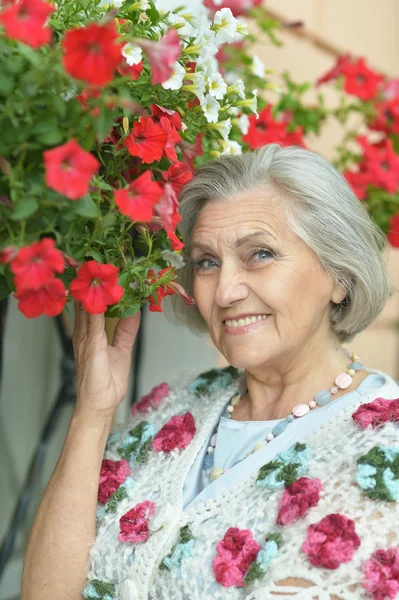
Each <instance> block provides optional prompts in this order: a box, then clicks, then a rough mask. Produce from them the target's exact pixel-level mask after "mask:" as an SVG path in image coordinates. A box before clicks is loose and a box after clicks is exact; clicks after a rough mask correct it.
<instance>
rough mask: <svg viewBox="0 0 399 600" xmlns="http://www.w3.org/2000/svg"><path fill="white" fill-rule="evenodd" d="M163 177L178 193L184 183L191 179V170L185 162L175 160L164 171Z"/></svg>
mask: <svg viewBox="0 0 399 600" xmlns="http://www.w3.org/2000/svg"><path fill="white" fill-rule="evenodd" d="M164 178H165V180H166V181H169V182H170V183H171V184H172V187H173V189H174V190H175V192H176V194H178V193H179V192H180V190H181V189H182V188H183V187H184V186H185V185H186V183H188V182H189V181H191V179H192V178H193V172H192V170H191V169H190V167H188V166H187V165H186V164H185V163H183V162H177V163H175V164H174V165H171V166H170V167H169V169H168V170H167V171H165V172H164Z"/></svg>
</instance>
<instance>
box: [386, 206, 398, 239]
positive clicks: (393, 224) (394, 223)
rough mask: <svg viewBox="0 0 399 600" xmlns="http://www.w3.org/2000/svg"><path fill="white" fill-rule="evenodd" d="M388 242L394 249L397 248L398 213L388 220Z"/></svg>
mask: <svg viewBox="0 0 399 600" xmlns="http://www.w3.org/2000/svg"><path fill="white" fill-rule="evenodd" d="M388 241H389V243H390V244H391V246H393V247H394V248H399V212H398V213H397V214H396V215H395V216H393V217H392V218H391V220H390V228H389V231H388Z"/></svg>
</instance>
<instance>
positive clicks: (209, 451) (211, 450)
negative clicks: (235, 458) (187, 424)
mask: <svg viewBox="0 0 399 600" xmlns="http://www.w3.org/2000/svg"><path fill="white" fill-rule="evenodd" d="M213 451H214V448H213V447H212V446H208V454H212V452H213Z"/></svg>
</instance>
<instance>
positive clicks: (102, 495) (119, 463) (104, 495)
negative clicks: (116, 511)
mask: <svg viewBox="0 0 399 600" xmlns="http://www.w3.org/2000/svg"><path fill="white" fill-rule="evenodd" d="M130 473H131V471H130V467H129V463H128V462H127V460H109V459H108V458H104V460H103V462H102V465H101V471H100V482H99V486H98V501H99V502H108V500H109V498H110V497H111V496H112V494H113V493H114V492H116V490H117V489H118V488H119V486H120V485H121V484H122V483H125V481H126V478H127V477H128V476H129V475H130Z"/></svg>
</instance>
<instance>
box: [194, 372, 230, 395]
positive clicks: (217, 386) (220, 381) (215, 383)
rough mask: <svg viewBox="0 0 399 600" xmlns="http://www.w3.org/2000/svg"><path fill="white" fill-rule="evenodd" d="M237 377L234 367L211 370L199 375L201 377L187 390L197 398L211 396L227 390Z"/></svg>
mask: <svg viewBox="0 0 399 600" xmlns="http://www.w3.org/2000/svg"><path fill="white" fill-rule="evenodd" d="M238 376H239V372H238V369H236V368H235V367H225V368H223V369H211V370H210V371H206V372H205V373H201V375H200V376H199V377H197V378H196V379H195V380H194V381H193V382H192V383H191V384H190V386H189V388H188V390H189V392H191V393H192V394H196V395H197V396H201V395H202V394H211V393H213V392H217V391H218V390H222V389H224V388H227V387H228V386H229V385H231V384H232V383H233V381H235V380H236V379H237V378H238Z"/></svg>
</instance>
